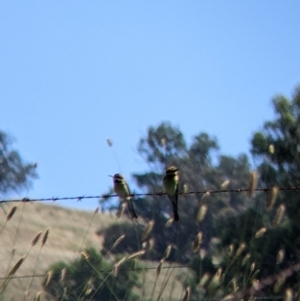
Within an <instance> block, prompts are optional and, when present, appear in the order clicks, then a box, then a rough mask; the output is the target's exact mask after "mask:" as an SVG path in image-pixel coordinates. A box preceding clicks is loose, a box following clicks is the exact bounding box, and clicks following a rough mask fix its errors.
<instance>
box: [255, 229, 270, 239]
mask: <svg viewBox="0 0 300 301" xmlns="http://www.w3.org/2000/svg"><path fill="white" fill-rule="evenodd" d="M266 231H267V228H266V227H262V228H260V229H259V230H258V231H256V233H255V236H254V237H255V238H260V237H262V236H263V235H264V234H265V233H266Z"/></svg>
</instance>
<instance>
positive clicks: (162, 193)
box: [0, 186, 300, 204]
mask: <svg viewBox="0 0 300 301" xmlns="http://www.w3.org/2000/svg"><path fill="white" fill-rule="evenodd" d="M272 189H273V187H266V188H255V189H254V190H253V191H256V192H268V191H271V190H272ZM278 190H279V191H300V187H298V186H295V187H278ZM249 191H250V189H249V188H242V189H240V188H236V189H216V190H212V189H207V190H202V191H188V192H185V191H184V192H178V195H184V196H186V195H193V194H194V195H196V194H217V193H242V192H249ZM164 195H166V193H165V192H162V191H159V192H149V193H132V194H130V196H131V197H132V198H133V197H139V196H164ZM114 197H118V195H117V194H102V195H88V196H85V195H82V196H73V197H72V196H71V197H50V198H32V199H30V198H27V197H26V198H22V199H12V200H9V199H5V200H0V204H2V203H22V202H47V201H53V202H55V201H65V200H77V201H81V200H83V199H104V200H105V199H109V198H114Z"/></svg>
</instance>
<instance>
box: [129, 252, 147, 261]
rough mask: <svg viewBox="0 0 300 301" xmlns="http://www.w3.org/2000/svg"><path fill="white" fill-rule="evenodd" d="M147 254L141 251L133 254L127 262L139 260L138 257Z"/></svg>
mask: <svg viewBox="0 0 300 301" xmlns="http://www.w3.org/2000/svg"><path fill="white" fill-rule="evenodd" d="M145 253H146V251H145V250H141V251H138V252H135V253H132V254H131V255H129V256H128V257H127V260H131V259H135V258H137V257H140V256H142V255H144V254H145Z"/></svg>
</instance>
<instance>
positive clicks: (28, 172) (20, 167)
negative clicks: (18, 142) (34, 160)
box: [0, 131, 37, 194]
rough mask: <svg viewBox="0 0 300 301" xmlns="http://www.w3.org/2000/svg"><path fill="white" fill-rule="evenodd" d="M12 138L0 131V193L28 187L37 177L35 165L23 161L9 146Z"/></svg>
mask: <svg viewBox="0 0 300 301" xmlns="http://www.w3.org/2000/svg"><path fill="white" fill-rule="evenodd" d="M11 144H12V139H11V138H10V137H9V136H8V135H7V134H5V133H4V132H2V131H0V193H2V194H5V193H7V192H9V191H18V190H21V189H23V188H26V187H28V186H29V185H30V184H31V180H32V179H34V178H36V177H37V174H36V170H35V165H34V164H31V163H27V164H26V163H24V162H23V160H22V159H21V157H20V155H19V153H18V152H17V151H16V150H14V149H12V148H11Z"/></svg>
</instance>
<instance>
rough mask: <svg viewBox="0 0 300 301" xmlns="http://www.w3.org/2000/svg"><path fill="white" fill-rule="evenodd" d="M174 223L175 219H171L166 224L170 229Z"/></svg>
mask: <svg viewBox="0 0 300 301" xmlns="http://www.w3.org/2000/svg"><path fill="white" fill-rule="evenodd" d="M173 221H174V219H173V217H170V218H169V219H168V220H167V222H166V224H165V227H167V228H168V227H170V226H171V225H172V224H173Z"/></svg>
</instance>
